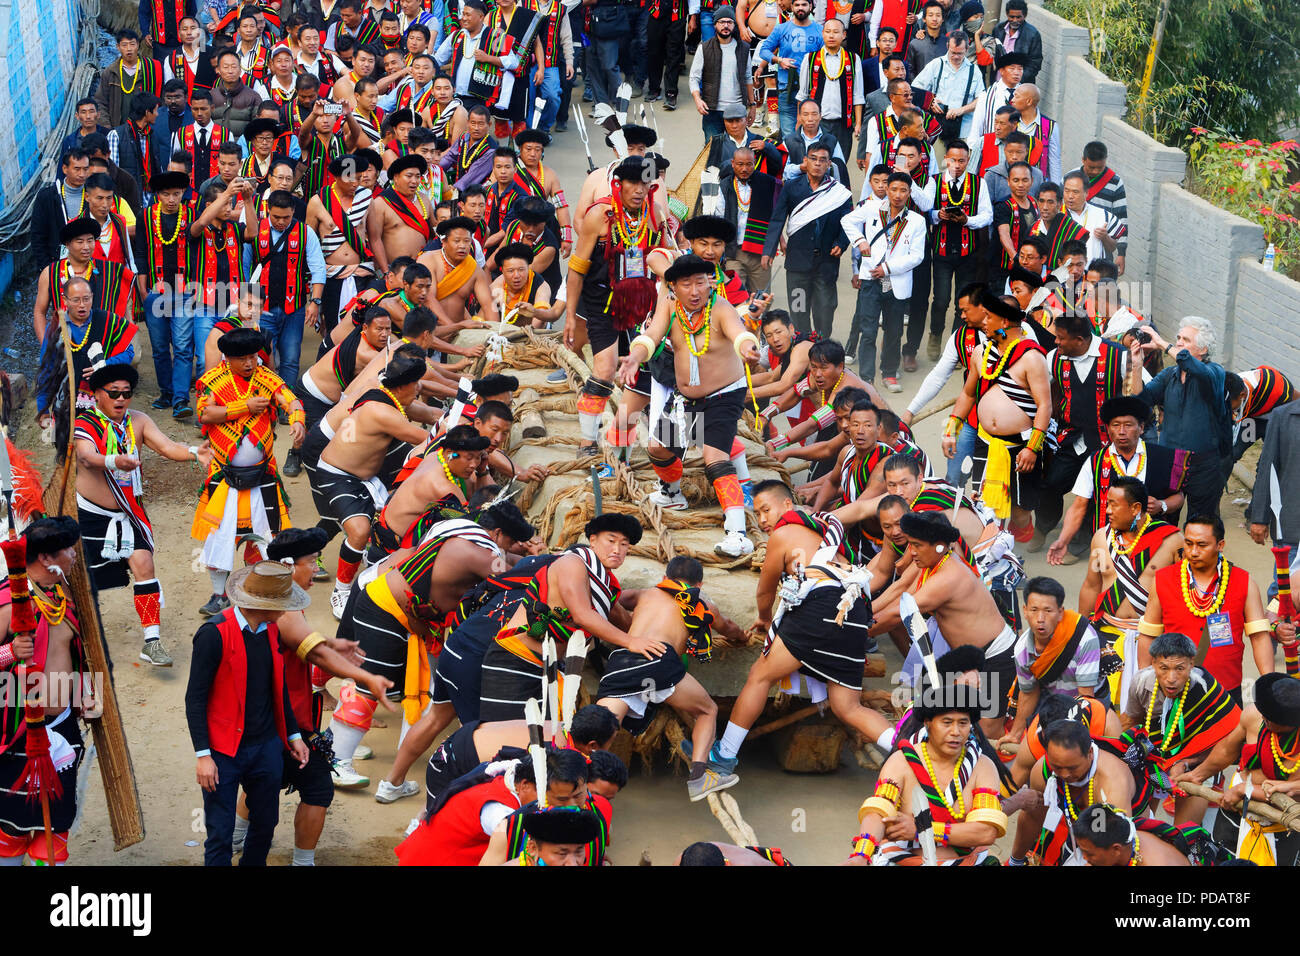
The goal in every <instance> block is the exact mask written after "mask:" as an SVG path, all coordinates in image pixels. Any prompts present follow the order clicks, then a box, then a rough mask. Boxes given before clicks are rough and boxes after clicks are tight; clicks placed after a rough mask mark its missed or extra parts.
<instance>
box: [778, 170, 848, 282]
mask: <svg viewBox="0 0 1300 956" xmlns="http://www.w3.org/2000/svg"><path fill="white" fill-rule="evenodd" d="M812 193H813V190H812V186H810V185H809V184H808V178H807V177H806V176H801V177H800V178H799V179H795V180H791V181H790V182H787V183H786V184H785V186H784V187H782V189H781V195H780V196H778V197H777V200H776V208H775V209H774V210H773V212H772V225H771V227H769V229H768V231H767V244H766V245H765V246H764V247H763V252H764V254H765V255H769V256H770V255H772V254H773V253H774V252H775V251H776V247H777V244H778V243H779V242H780V240H781V230H782V229H784V228H785V221H786V219H788V218H789V216H790V213H791V212H793V211H794V209H795V207H796V206H798V205H799V204H800V203H801V202H803V201H804V200H805V199H807V198H808V197H809V196H811V195H812ZM852 208H853V196H852V193H850V194H849V196H848V198H846V199H845V200H844V205H842V206H841V207H840V208H839V209H836V210H835V211H833V212H832V213H830V214H829V215H826V216H822V217H821V218H820V219H818V220H817V222H816V223H815V224H814V225H811V226H805V227H804V228H802V229H800V230H799V231H798V232H796V233H795V234H794V235H792V236H790V237H788V238H787V239H786V246H785V267H786V269H787V270H788V271H792V272H810V271H812V269H813V267H815V266H817V265H820V264H823V263H830V262H833V263H835V271H836V272H838V271H839V260H838V259H834V258H832V257H831V248H832V247H833V246H839V247H840V251H841V252H846V251H847V250H848V246H849V237H848V236H847V235H845V233H844V230H843V228H841V226H840V219H841V218H843V217H844V216H846V215H848V213H849V210H851V209H852Z"/></svg>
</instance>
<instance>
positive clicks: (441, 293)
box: [434, 255, 478, 299]
mask: <svg viewBox="0 0 1300 956" xmlns="http://www.w3.org/2000/svg"><path fill="white" fill-rule="evenodd" d="M477 268H478V263H477V262H475V261H474V257H473V256H472V255H469V256H466V257H465V258H464V259H462V260H460V265H458V266H456V267H455V268H454V269H452V270H451V271H450V272H448V273H447V274H446V275H445V276H443V277H442V278H441V279H439V280H438V287H437V289H436V290H435V291H434V294H435V295H436V296H437V297H438V298H439V299H445V298H447V296H449V295H451V294H452V293H454V292H457V291H459V290H460V287H461V286H463V285H464V284H465V283H466V282H468V281H469V280H470V279H471V278H473V276H474V270H475V269H477Z"/></svg>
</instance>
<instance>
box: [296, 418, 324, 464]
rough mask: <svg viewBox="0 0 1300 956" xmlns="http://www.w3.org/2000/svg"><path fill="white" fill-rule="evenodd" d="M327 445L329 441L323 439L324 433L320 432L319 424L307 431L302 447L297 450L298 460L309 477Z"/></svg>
mask: <svg viewBox="0 0 1300 956" xmlns="http://www.w3.org/2000/svg"><path fill="white" fill-rule="evenodd" d="M329 443H330V440H329V439H328V438H326V437H325V432H324V431H322V430H321V426H320V424H317V425H316V427H315V428H308V429H307V438H306V439H305V440H304V441H303V443H302V447H301V448H299V449H298V460H299V461H301V462H302V465H303V467H304V468H306V469H307V474H308V475H309V476H310V475H311V473H312V472H313V471H315V470H316V463H317V462H318V461H320V454H321V452H323V451H324V450H325V446H326V445H328V444H329Z"/></svg>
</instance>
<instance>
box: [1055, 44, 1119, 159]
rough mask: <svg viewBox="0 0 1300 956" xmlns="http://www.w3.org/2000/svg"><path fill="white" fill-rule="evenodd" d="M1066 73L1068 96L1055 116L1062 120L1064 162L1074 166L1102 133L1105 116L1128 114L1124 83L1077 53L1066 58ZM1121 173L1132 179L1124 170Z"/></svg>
mask: <svg viewBox="0 0 1300 956" xmlns="http://www.w3.org/2000/svg"><path fill="white" fill-rule="evenodd" d="M1064 76H1065V97H1064V100H1063V102H1062V104H1061V110H1060V112H1059V113H1058V114H1057V115H1056V116H1055V117H1053V118H1054V119H1056V120H1059V121H1060V123H1061V164H1062V166H1064V168H1065V169H1066V170H1071V169H1073V168H1074V167H1075V166H1077V165H1079V157H1080V156H1082V155H1083V146H1084V144H1085V143H1087V142H1090V141H1091V140H1094V139H1096V138H1097V137H1098V136H1099V135H1100V133H1101V122H1102V120H1103V119H1104V118H1106V117H1108V116H1123V115H1124V96H1125V90H1124V84H1122V83H1116V82H1114V81H1113V80H1108V79H1106V77H1105V76H1104V75H1103V74H1102V73H1101V72H1099V71H1098V70H1097V69H1096V67H1094V66H1093V65H1092V64H1090V63H1089V62H1088V61H1087V60H1084V59H1083V58H1081V57H1077V56H1072V57H1070V58H1069V59H1068V60H1066V63H1065V71H1064ZM1047 115H1048V116H1051V115H1052V114H1051V113H1048V114H1047ZM1116 169H1118V167H1116ZM1119 174H1120V175H1121V176H1123V177H1124V179H1125V181H1127V180H1128V178H1129V177H1128V174H1127V173H1126V172H1125V171H1124V170H1119Z"/></svg>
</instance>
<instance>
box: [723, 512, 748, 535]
mask: <svg viewBox="0 0 1300 956" xmlns="http://www.w3.org/2000/svg"><path fill="white" fill-rule="evenodd" d="M722 528H723V530H724V531H728V532H731V531H738V532H740V533H741V534H744V533H745V509H744V508H728V509H727V510H726V511H724V512H723V513H722Z"/></svg>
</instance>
